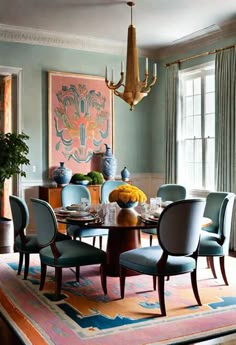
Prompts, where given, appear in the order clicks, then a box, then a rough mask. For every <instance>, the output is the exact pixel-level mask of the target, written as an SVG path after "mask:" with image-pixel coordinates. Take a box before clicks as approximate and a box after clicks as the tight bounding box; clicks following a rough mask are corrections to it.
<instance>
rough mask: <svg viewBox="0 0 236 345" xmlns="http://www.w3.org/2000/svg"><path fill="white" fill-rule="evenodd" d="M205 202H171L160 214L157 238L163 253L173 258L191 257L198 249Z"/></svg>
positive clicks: (192, 200)
mask: <svg viewBox="0 0 236 345" xmlns="http://www.w3.org/2000/svg"><path fill="white" fill-rule="evenodd" d="M204 207H205V201H204V200H202V199H186V200H181V201H176V202H173V203H172V204H170V205H168V206H167V207H166V208H165V209H164V211H163V212H162V213H161V216H160V220H159V225H158V230H157V236H158V240H159V243H160V246H161V247H162V249H163V251H165V252H166V253H167V254H170V255H174V256H180V255H181V256H183V255H191V254H193V253H194V252H196V250H197V249H198V244H199V238H200V230H201V223H202V218H203V212H204Z"/></svg>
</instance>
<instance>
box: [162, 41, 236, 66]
mask: <svg viewBox="0 0 236 345" xmlns="http://www.w3.org/2000/svg"><path fill="white" fill-rule="evenodd" d="M233 47H236V44H233V45H231V46H228V47H225V48H219V49H215V50H212V51H210V52H204V53H200V54H196V55H193V56H189V57H187V58H184V59H180V60H176V61H173V62H169V63H167V64H165V67H168V66H171V65H174V64H175V63H182V62H185V61H188V60H192V59H196V58H198V57H201V56H207V55H211V54H215V53H217V52H219V51H221V50H226V49H230V48H233Z"/></svg>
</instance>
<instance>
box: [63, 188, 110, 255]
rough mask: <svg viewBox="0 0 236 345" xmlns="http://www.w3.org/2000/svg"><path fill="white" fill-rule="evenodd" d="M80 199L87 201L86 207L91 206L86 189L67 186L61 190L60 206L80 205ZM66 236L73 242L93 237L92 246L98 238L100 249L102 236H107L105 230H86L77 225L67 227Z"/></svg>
mask: <svg viewBox="0 0 236 345" xmlns="http://www.w3.org/2000/svg"><path fill="white" fill-rule="evenodd" d="M82 198H84V199H87V201H88V205H90V204H91V196H90V192H89V190H88V188H87V187H85V186H83V185H76V184H68V185H66V186H65V187H63V188H62V190H61V201H62V206H63V207H66V206H70V205H72V204H81V200H82ZM67 234H68V235H70V236H71V237H72V238H73V239H74V240H76V238H79V239H80V240H81V239H82V238H86V237H93V246H95V241H96V237H97V236H99V248H100V249H101V248H102V236H107V234H108V230H107V229H100V228H95V229H88V228H84V227H82V226H80V225H77V224H69V225H67Z"/></svg>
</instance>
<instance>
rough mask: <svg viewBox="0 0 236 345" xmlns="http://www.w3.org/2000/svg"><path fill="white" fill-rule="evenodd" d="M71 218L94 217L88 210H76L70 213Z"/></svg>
mask: <svg viewBox="0 0 236 345" xmlns="http://www.w3.org/2000/svg"><path fill="white" fill-rule="evenodd" d="M70 217H71V218H91V217H92V218H94V217H93V216H92V215H91V214H90V212H87V211H79V212H74V213H71V214H70Z"/></svg>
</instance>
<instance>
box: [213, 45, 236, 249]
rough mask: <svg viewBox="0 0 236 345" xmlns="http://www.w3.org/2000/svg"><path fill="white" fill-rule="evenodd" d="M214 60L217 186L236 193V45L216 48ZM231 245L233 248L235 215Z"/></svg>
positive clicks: (234, 243)
mask: <svg viewBox="0 0 236 345" xmlns="http://www.w3.org/2000/svg"><path fill="white" fill-rule="evenodd" d="M215 63H216V65H215V67H216V68H215V73H216V138H217V145H216V189H217V190H218V191H226V192H233V193H236V128H235V124H236V47H233V48H230V49H225V50H222V51H219V52H217V53H216V62H215ZM235 211H236V210H234V212H233V214H234V215H235V213H236V212H235ZM230 249H232V250H236V216H233V221H232V230H231V240H230Z"/></svg>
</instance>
